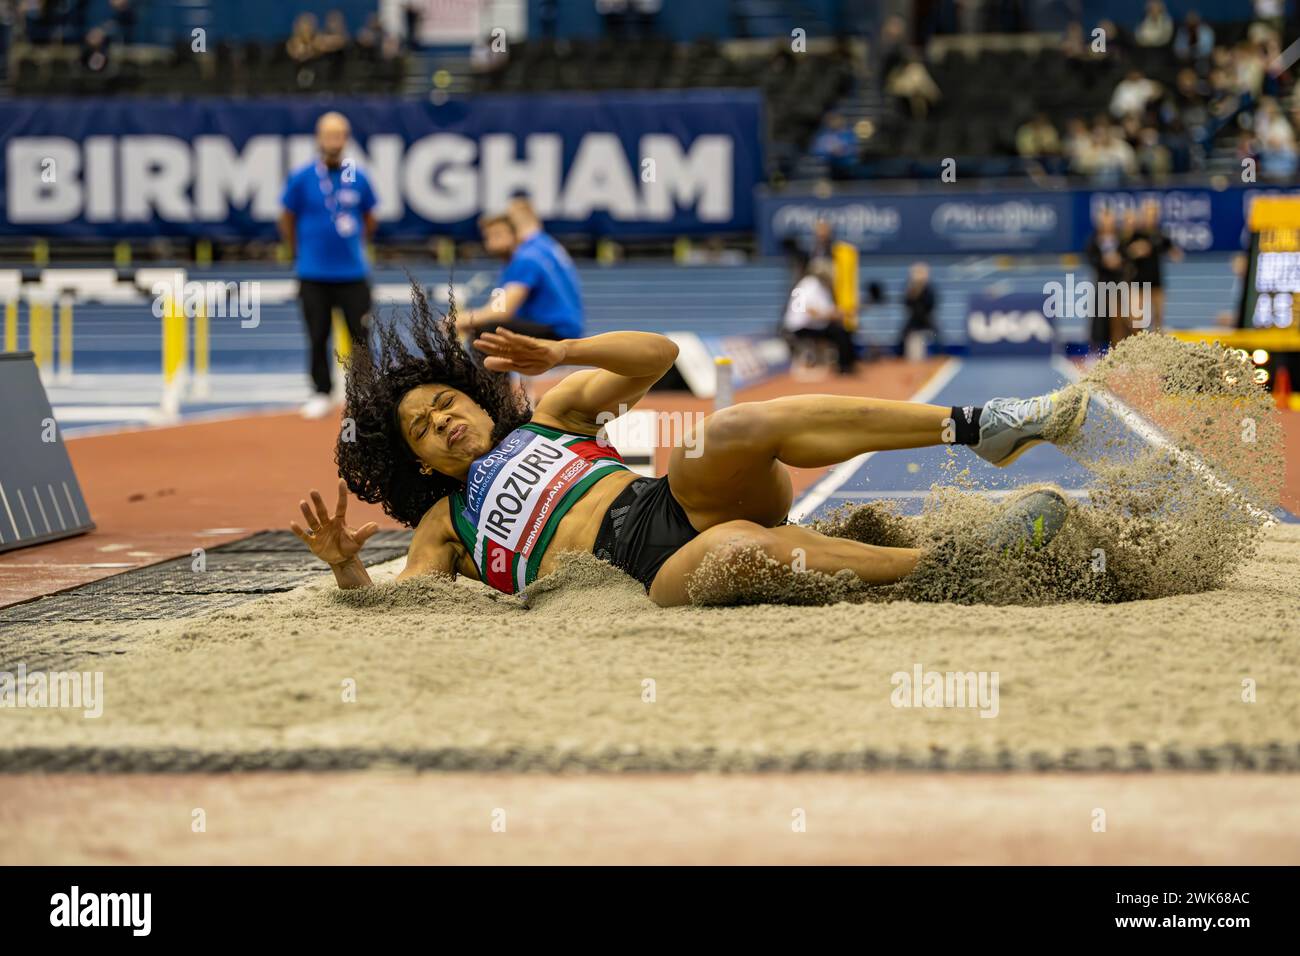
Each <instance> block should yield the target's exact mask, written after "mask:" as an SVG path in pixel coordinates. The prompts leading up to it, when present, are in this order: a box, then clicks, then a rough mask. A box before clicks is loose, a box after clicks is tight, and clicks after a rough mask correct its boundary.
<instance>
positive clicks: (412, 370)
mask: <svg viewBox="0 0 1300 956" xmlns="http://www.w3.org/2000/svg"><path fill="white" fill-rule="evenodd" d="M447 302H448V311H447V313H446V314H445V315H444V314H441V313H435V312H434V311H433V310H432V309H430V308H429V301H428V299H427V298H426V297H425V295H424V290H423V289H421V288H420V286H419V284H418V283H417V282H415V281H414V280H412V282H411V315H410V322H409V323H406V322H403V321H402V319H401V318H397V317H392V316H390V317H388V318H387V319H383V320H381V319H380V318H378V317H376V318H375V319H374V323H373V327H372V331H371V335H370V341H369V342H354V343H353V346H352V355H351V358H350V360H349V362H348V377H347V404H346V406H345V407H344V412H343V414H344V417H345V418H350V419H352V420H353V422H355V430H354V434H353V435H352V436H351V437H353V438H354V440H353V441H344V438H345V437H348V431H347V429H344V431H343V432H342V433H340V435H339V441H338V444H337V445H336V446H335V448H334V461H335V462H337V464H338V466H339V475H340V476H341V477H342V478H343V479H344V480H345V481H346V482H347V485H348V488H349V489H350V490H351V491H352V493H353V494H355V495H356V496H357V497H358V498H360V499H361V500H362V501H369V502H372V503H375V502H378V503H379V504H381V505H383V507H384V512H385V513H386V514H388V515H391V516H392V517H393V518H396V519H397V520H398V521H400V522H401V523H402V524H404V525H406V526H408V527H415V525H417V524H419V522H420V519H421V518H423V517H424V514H425V512H427V511H428V510H429V509H430V508H432V507H433V506H434V504H436V503H437V502H438V501H439V499H441V498H444V497H446V496H447V495H449V494H451V493H452V492H453V491H455V490H456V489H457V488H459V487H460V486H461V485H462V484H463V481H462V480H461V479H459V478H452V477H450V476H449V475H444V474H441V473H440V472H437V471H435V472H433V474H431V475H425V474H421V472H420V462H419V460H418V459H417V458H416V457H415V454H414V452H412V451H411V448H410V446H409V445H407V443H406V438H405V437H404V436H403V434H402V429H401V426H400V424H399V423H398V418H397V404H398V402H400V401H401V400H402V396H404V395H405V394H406V393H407V392H409V391H410V390H411V389H413V388H416V387H418V386H420V385H430V384H434V383H437V384H440V385H450V386H451V387H452V388H455V389H458V390H459V391H461V392H464V393H465V394H466V395H468V396H469V397H470V398H472V399H473V400H474V401H475V402H477V403H478V404H479V406H480V407H481V408H482V409H483V410H484V411H485V412H487V413H488V415H489V416H490V417H491V419H492V421H493V422H494V424H495V427H494V428H493V430H492V440H493V441H494V442H499V441H500V440H501V439H502V438H504V437H505V436H506V435H508V434H510V432H512V431H514V430H515V429H516V428H518V427H519V426H520V425H523V424H524V423H526V422H528V421H529V420H530V419H531V418H532V416H533V412H532V408H531V407H530V406H529V404H528V400H527V399H526V398H525V397H524V396H523V395H522V394H521V393H520V392H519V391H518V390H516V389H515V387H514V386H513V384H512V383H511V381H510V377H509V376H508V375H503V374H500V373H497V372H490V371H488V370H487V369H485V368H483V367H482V366H481V365H479V364H477V363H476V362H475V361H474V360H473V358H472V357H471V356H470V355H469V353H467V352H466V351H465V349H464V348H462V347H461V344H460V338H459V336H458V334H457V332H456V301H455V297H454V295H453V294H452V293H451V291H450V289H449V290H448V296H447Z"/></svg>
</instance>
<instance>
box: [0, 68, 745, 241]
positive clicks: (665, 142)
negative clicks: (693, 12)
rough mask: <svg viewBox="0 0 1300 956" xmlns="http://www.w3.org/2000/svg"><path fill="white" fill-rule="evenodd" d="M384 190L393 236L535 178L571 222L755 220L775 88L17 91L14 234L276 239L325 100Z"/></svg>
mask: <svg viewBox="0 0 1300 956" xmlns="http://www.w3.org/2000/svg"><path fill="white" fill-rule="evenodd" d="M328 109H333V110H338V111H339V112H342V113H343V114H344V115H345V116H347V117H348V119H349V120H350V121H351V124H352V133H353V143H352V144H351V145H350V146H349V149H348V153H347V155H348V156H349V157H353V158H355V160H356V162H357V164H358V166H360V167H361V168H362V169H364V170H365V171H366V173H367V174H368V175H369V177H370V180H371V182H372V184H373V185H374V188H375V192H376V194H377V196H378V199H379V206H378V207H377V210H376V214H377V216H378V218H379V221H380V235H381V236H382V237H388V238H398V237H422V236H427V235H431V234H441V235H453V236H469V235H472V234H473V233H474V231H475V230H474V222H475V220H476V219H477V217H478V216H479V215H480V214H481V213H483V212H484V211H489V210H495V209H499V208H501V207H503V206H504V205H505V202H506V200H507V199H508V198H509V197H510V195H511V194H513V193H515V192H518V191H521V190H522V191H525V192H528V193H529V194H530V195H531V197H532V199H533V203H534V205H535V206H536V207H537V209H538V212H539V213H540V214H541V215H542V217H543V218H544V219H545V220H546V222H547V225H548V227H549V228H550V229H551V230H552V231H554V232H557V233H561V234H562V233H565V232H583V233H587V234H594V235H608V236H615V237H619V236H624V237H626V236H640V235H644V236H675V235H680V234H693V233H706V232H717V231H740V230H748V229H751V228H752V227H753V225H754V220H753V195H754V189H755V186H756V185H757V184H758V183H759V182H760V181H761V179H762V176H763V154H762V153H763V150H762V136H761V130H762V128H763V117H762V97H761V95H760V94H759V93H758V92H757V91H752V90H748V91H747V90H688V91H675V92H667V91H653V92H627V93H599V94H595V93H593V94H577V93H575V94H556V95H535V96H522V95H521V96H479V97H475V98H473V99H472V100H451V101H448V102H446V103H443V104H440V105H438V104H434V103H431V102H429V101H427V100H418V99H394V98H392V97H353V98H341V99H338V100H331V101H330V102H329V103H328V104H322V103H320V102H318V101H311V100H304V99H291V98H284V99H257V100H234V99H223V98H212V99H195V100H163V99H156V100H150V99H79V100H28V99H11V100H7V101H4V102H0V139H2V140H3V152H2V154H0V164H2V165H3V170H0V189H2V190H3V202H0V210H3V218H2V219H0V234H5V235H44V236H94V237H101V238H102V237H130V236H157V235H164V236H165V235H174V236H206V237H212V238H271V237H273V236H274V234H275V220H276V218H277V217H278V215H279V212H280V194H281V191H282V189H283V185H284V181H285V179H286V177H287V175H288V174H289V173H290V172H292V171H293V170H296V169H298V168H300V167H301V166H303V165H305V164H307V163H309V162H311V161H312V159H313V158H314V150H315V146H314V139H313V129H314V127H315V123H316V120H317V118H318V117H319V116H320V115H321V114H322V113H323V112H325V111H326V110H328Z"/></svg>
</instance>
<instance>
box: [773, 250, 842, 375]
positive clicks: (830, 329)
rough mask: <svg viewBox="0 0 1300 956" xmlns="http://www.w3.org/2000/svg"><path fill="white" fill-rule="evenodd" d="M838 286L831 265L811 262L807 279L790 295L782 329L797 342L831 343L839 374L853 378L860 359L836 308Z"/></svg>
mask: <svg viewBox="0 0 1300 956" xmlns="http://www.w3.org/2000/svg"><path fill="white" fill-rule="evenodd" d="M834 282H835V272H834V269H833V268H832V267H831V265H830V264H829V263H828V262H826V261H825V260H813V261H810V262H809V263H808V267H807V269H806V271H805V272H804V275H803V278H801V279H800V280H799V282H798V283H797V284H796V285H795V287H794V288H793V289H792V290H791V291H790V298H789V300H788V301H787V303H786V307H785V316H784V318H783V319H782V327H783V329H784V330H785V331H786V332H787V333H789V334H790V335H791V336H793V337H794V338H795V339H797V340H801V341H812V342H817V341H826V342H830V343H831V344H832V345H834V346H835V352H836V365H837V367H838V368H839V373H840V374H841V375H852V374H853V370H854V366H855V365H856V364H857V355H856V354H855V351H854V348H853V336H852V335H850V334H849V330H848V329H846V328H845V327H844V316H843V314H842V313H841V312H840V309H839V307H838V306H837V305H836V304H835V287H834Z"/></svg>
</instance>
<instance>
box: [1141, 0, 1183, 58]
mask: <svg viewBox="0 0 1300 956" xmlns="http://www.w3.org/2000/svg"><path fill="white" fill-rule="evenodd" d="M1173 37H1174V21H1173V20H1171V19H1170V18H1169V11H1168V10H1166V9H1165V5H1164V4H1163V3H1161V2H1160V0H1148V2H1147V13H1146V16H1145V17H1143V18H1142V22H1141V23H1139V24H1138V25H1137V30H1136V31H1134V34H1133V39H1134V40H1135V41H1136V43H1137V45H1138V46H1145V47H1164V46H1168V45H1169V41H1170V40H1172V39H1173Z"/></svg>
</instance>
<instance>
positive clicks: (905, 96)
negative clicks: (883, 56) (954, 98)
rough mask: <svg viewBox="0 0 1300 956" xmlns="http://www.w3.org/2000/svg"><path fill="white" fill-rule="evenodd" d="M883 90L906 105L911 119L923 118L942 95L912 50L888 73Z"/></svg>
mask: <svg viewBox="0 0 1300 956" xmlns="http://www.w3.org/2000/svg"><path fill="white" fill-rule="evenodd" d="M885 92H887V93H888V94H889V95H890V96H893V97H895V98H897V99H898V100H899V101H900V102H901V103H903V104H904V105H906V107H907V110H908V112H909V114H910V115H911V117H912V119H925V117H927V116H928V115H929V113H930V109H931V108H932V107H934V106H935V105H937V104H938V102H939V100H940V98H941V97H942V94H941V93H940V91H939V87H938V86H937V85H936V84H935V82H934V80H933V79H932V78H931V76H930V73H929V71H928V70H926V68H925V64H924V63H922V62H921V58H920V57H919V56H918V55H917V54H916V53H915V52H914V51H912V50H908V51H907V53H906V54H905V56H904V62H903V65H902V66H900V67H898V68H897V69H896V70H894V72H893V73H892V74H891V75H890V77H889V83H888V85H887V86H886V87H885Z"/></svg>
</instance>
